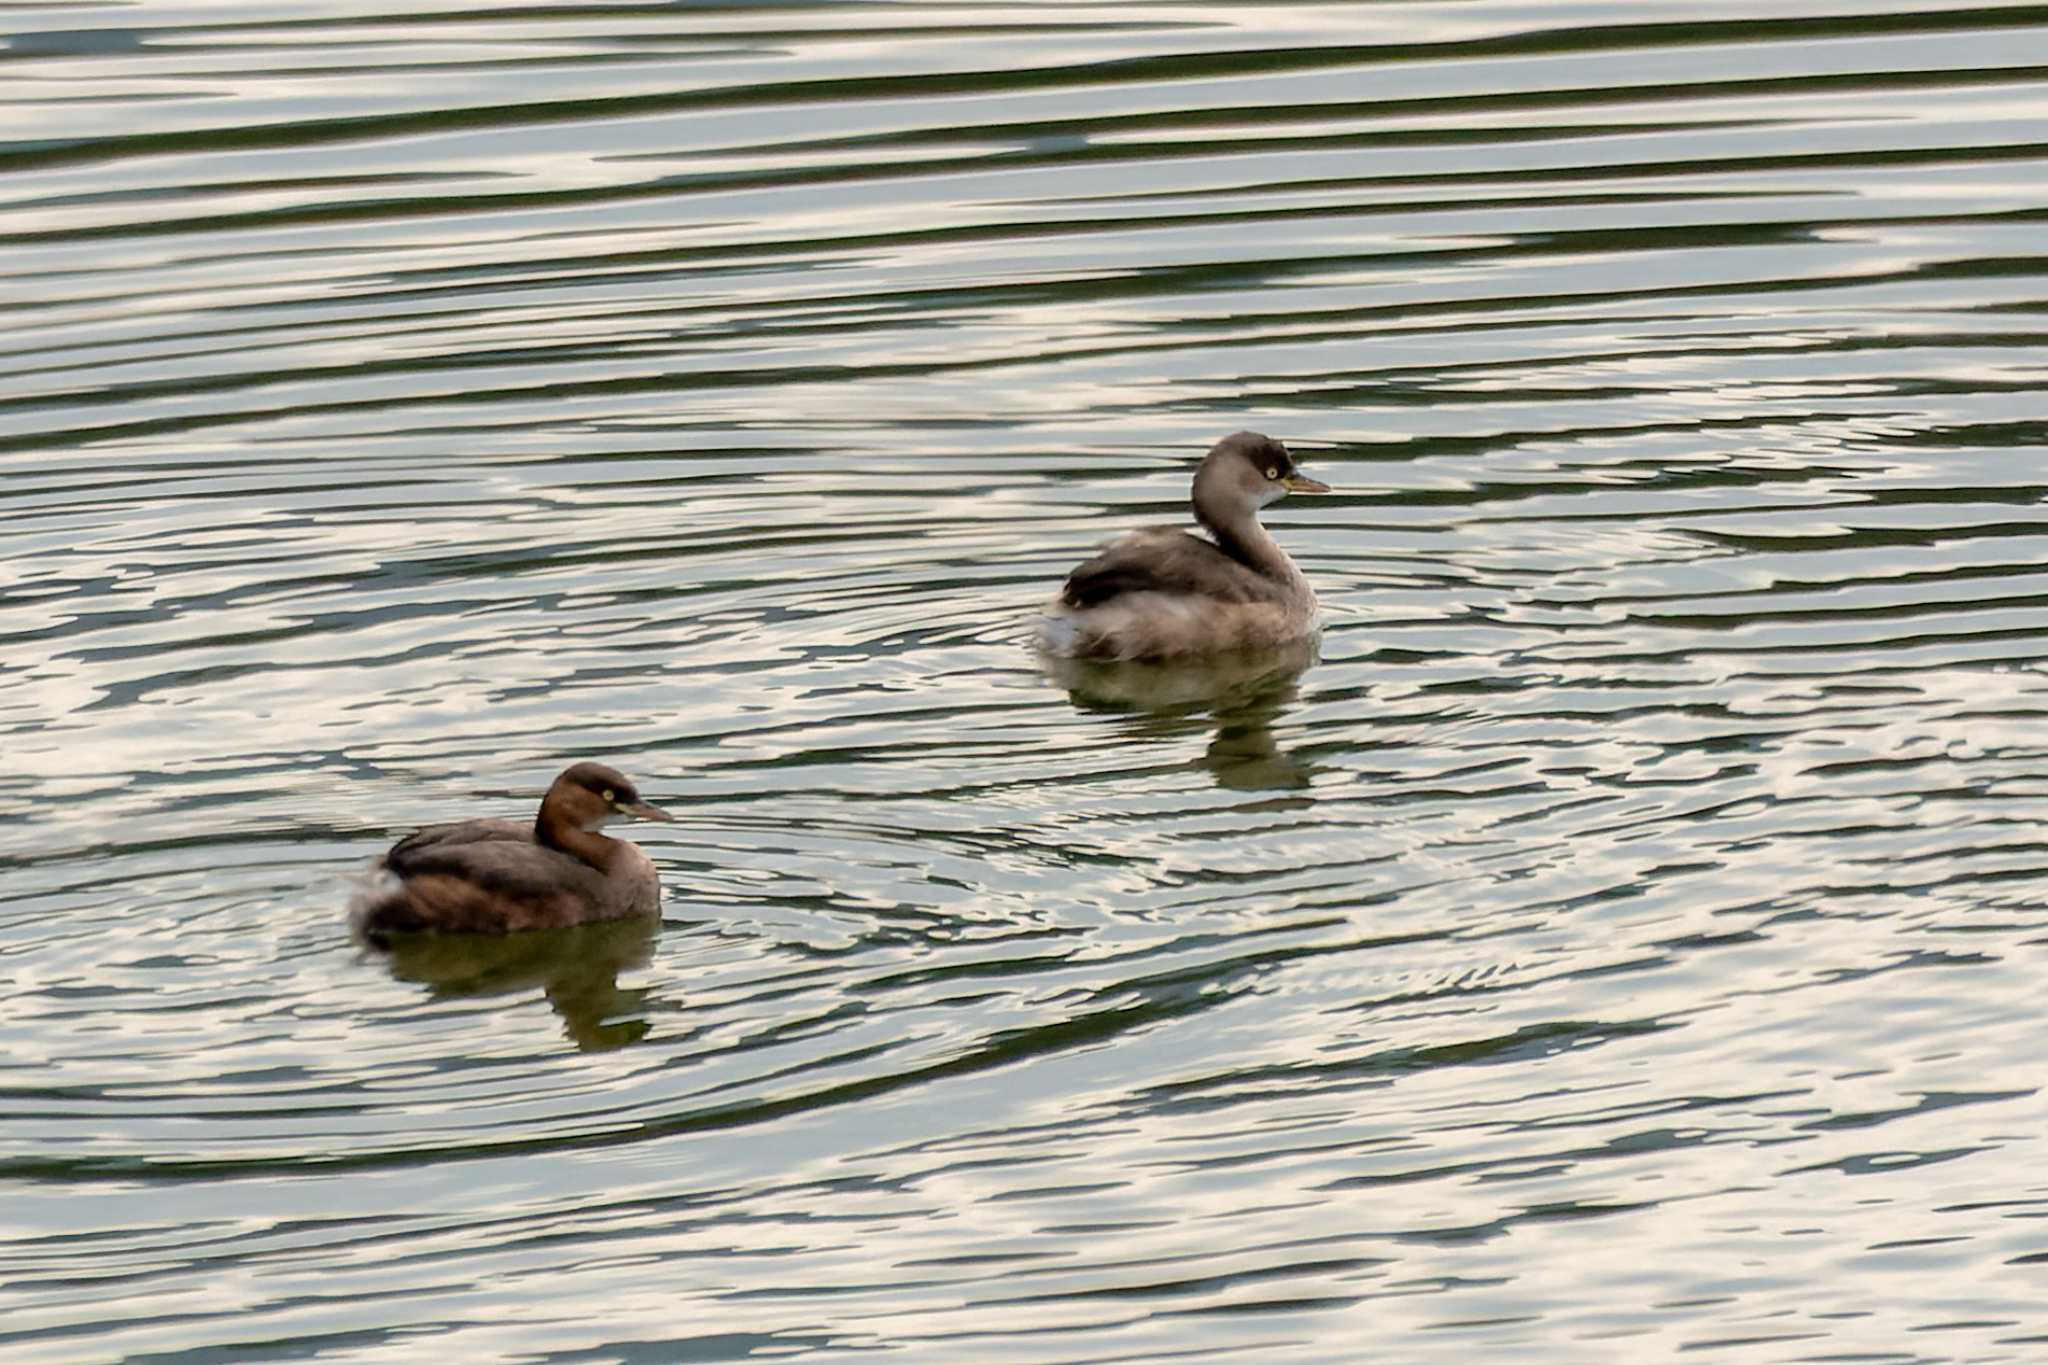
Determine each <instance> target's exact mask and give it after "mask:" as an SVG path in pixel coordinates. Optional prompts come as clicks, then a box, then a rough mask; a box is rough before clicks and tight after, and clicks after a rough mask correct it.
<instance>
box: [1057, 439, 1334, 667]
mask: <svg viewBox="0 0 2048 1365" xmlns="http://www.w3.org/2000/svg"><path fill="white" fill-rule="evenodd" d="M1329 491H1330V488H1329V485H1328V484H1324V483H1318V482H1317V481H1316V480H1314V479H1311V478H1309V477H1308V476H1307V475H1305V474H1302V473H1301V472H1299V471H1298V470H1296V469H1295V467H1294V457H1293V456H1292V455H1290V454H1288V453H1287V447H1286V446H1283V445H1281V444H1280V443H1279V442H1278V441H1276V440H1274V439H1273V438H1271V437H1270V436H1261V435H1259V434H1258V433H1257V432H1255V431H1240V432H1237V433H1236V434H1235V435H1231V436H1226V437H1224V438H1223V439H1222V440H1220V441H1218V442H1217V443H1216V445H1215V446H1214V448H1212V449H1211V450H1210V451H1209V455H1208V458H1206V459H1204V460H1203V461H1202V467H1201V468H1200V469H1197V470H1196V471H1195V488H1194V504H1195V520H1196V521H1198V522H1200V523H1201V524H1202V526H1203V527H1204V528H1205V529H1207V531H1208V532H1209V534H1210V535H1212V536H1214V537H1215V539H1214V540H1213V541H1211V540H1204V539H1202V538H1201V537H1200V536H1196V535H1190V534H1189V533H1188V532H1186V531H1169V530H1166V529H1164V528H1155V529H1152V530H1146V531H1132V532H1129V533H1127V534H1125V535H1123V536H1121V537H1119V538H1118V539H1116V540H1113V541H1111V542H1110V543H1109V544H1108V545H1107V546H1105V547H1104V548H1103V550H1102V553H1101V554H1098V555H1097V556H1095V558H1093V559H1091V560H1089V561H1088V562H1087V563H1085V564H1083V565H1081V567H1079V568H1078V569H1075V570H1074V571H1073V572H1072V573H1071V574H1068V575H1067V583H1066V586H1065V587H1064V588H1062V589H1061V590H1060V595H1059V596H1058V597H1056V598H1054V599H1053V601H1052V602H1051V603H1050V604H1049V605H1048V606H1047V607H1046V610H1045V616H1044V618H1043V619H1042V620H1041V621H1040V622H1039V627H1038V643H1039V646H1040V647H1041V648H1043V649H1045V650H1047V651H1049V652H1050V653H1053V654H1057V655H1062V656H1064V657H1068V658H1093V659H1170V658H1174V657H1177V656H1185V655H1193V654H1211V653H1218V652H1221V651H1224V650H1238V649H1268V648H1271V647H1273V646H1276V645H1285V644H1291V643H1293V642H1295V641H1299V640H1303V639H1307V638H1309V637H1311V636H1313V635H1314V634H1315V632H1316V595H1315V592H1314V590H1313V589H1311V588H1310V587H1309V585H1308V580H1307V579H1306V578H1303V577H1302V575H1301V570H1299V569H1297V568H1295V567H1294V561H1293V560H1291V559H1289V558H1288V557H1287V552H1286V551H1285V550H1282V549H1281V548H1280V546H1279V545H1278V544H1277V543H1276V542H1275V541H1274V540H1273V537H1272V536H1270V535H1268V534H1267V532H1266V528H1265V527H1263V526H1261V525H1259V509H1260V508H1261V507H1264V506H1265V505H1266V504H1267V503H1269V502H1275V501H1277V500H1279V499H1280V498H1283V497H1285V496H1287V494H1289V493H1290V492H1292V493H1327V492H1329Z"/></svg>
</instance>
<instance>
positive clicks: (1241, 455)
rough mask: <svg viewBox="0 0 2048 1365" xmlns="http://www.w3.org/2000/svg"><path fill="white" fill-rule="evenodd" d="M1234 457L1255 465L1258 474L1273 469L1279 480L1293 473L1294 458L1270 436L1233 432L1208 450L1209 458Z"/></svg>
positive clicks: (1249, 432) (1250, 432) (1257, 433)
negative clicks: (1277, 473) (1276, 472)
mask: <svg viewBox="0 0 2048 1365" xmlns="http://www.w3.org/2000/svg"><path fill="white" fill-rule="evenodd" d="M1219 456H1222V457H1225V458H1228V457H1230V456H1235V457H1237V458H1238V459H1241V460H1243V461H1244V462H1245V463H1247V464H1250V465H1255V466H1257V468H1258V471H1259V473H1260V474H1262V475H1263V474H1264V473H1265V472H1266V471H1267V470H1269V469H1273V470H1277V471H1278V472H1279V476H1280V477H1281V478H1283V479H1284V478H1286V477H1287V476H1288V475H1289V474H1292V473H1293V472H1294V456H1293V455H1292V454H1290V453H1289V452H1288V449H1287V447H1286V446H1284V445H1281V444H1280V443H1279V442H1278V441H1276V440H1274V439H1273V438H1272V437H1270V436H1266V435H1262V434H1260V433H1259V432H1256V431H1233V432H1232V433H1230V435H1228V436H1226V437H1224V438H1223V439H1222V440H1220V441H1218V442H1217V443H1216V444H1215V445H1213V446H1211V447H1210V448H1209V458H1210V459H1212V460H1213V459H1216V458H1218V457H1219Z"/></svg>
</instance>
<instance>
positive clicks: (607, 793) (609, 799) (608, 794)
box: [604, 787, 614, 806]
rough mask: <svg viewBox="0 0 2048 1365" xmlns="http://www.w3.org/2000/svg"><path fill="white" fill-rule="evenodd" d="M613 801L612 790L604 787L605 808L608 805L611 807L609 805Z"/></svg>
mask: <svg viewBox="0 0 2048 1365" xmlns="http://www.w3.org/2000/svg"><path fill="white" fill-rule="evenodd" d="M613 800H614V798H613V796H612V789H611V788H610V787H606V788H605V789H604V803H605V804H606V805H607V806H609V805H611V804H612V802H613Z"/></svg>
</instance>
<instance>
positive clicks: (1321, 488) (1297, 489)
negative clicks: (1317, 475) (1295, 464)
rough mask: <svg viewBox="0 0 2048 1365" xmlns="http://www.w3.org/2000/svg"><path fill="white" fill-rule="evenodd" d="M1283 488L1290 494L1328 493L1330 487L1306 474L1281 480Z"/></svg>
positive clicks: (1294, 475) (1293, 475)
mask: <svg viewBox="0 0 2048 1365" xmlns="http://www.w3.org/2000/svg"><path fill="white" fill-rule="evenodd" d="M1280 485H1281V487H1283V488H1285V489H1286V490H1287V491H1288V492H1290V493H1327V492H1329V491H1330V485H1328V484H1326V483H1324V482H1323V481H1322V480H1321V479H1311V478H1310V477H1309V476H1308V475H1306V474H1289V475H1288V476H1287V477H1286V478H1284V479H1282V480H1280Z"/></svg>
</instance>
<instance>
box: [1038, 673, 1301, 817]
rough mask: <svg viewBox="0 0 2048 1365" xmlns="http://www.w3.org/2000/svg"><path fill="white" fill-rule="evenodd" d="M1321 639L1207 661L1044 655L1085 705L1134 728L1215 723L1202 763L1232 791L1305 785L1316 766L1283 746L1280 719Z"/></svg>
mask: <svg viewBox="0 0 2048 1365" xmlns="http://www.w3.org/2000/svg"><path fill="white" fill-rule="evenodd" d="M1318 649H1319V645H1318V642H1317V641H1315V640H1305V641H1300V642H1298V643H1295V644H1292V645H1286V646H1282V647H1280V648H1277V649H1268V650H1245V651H1240V652H1236V653H1231V654H1221V655H1214V656H1209V657H1204V658H1200V659H1185V660H1172V661H1163V660H1129V661H1112V660H1105V659H1063V658H1056V657H1053V656H1051V655H1041V656H1040V662H1041V664H1042V665H1043V667H1044V669H1045V672H1046V675H1047V676H1048V677H1049V678H1050V679H1051V680H1052V681H1053V682H1055V683H1057V684H1058V685H1059V686H1061V687H1064V688H1065V689H1066V690H1067V697H1068V699H1069V700H1071V701H1072V702H1073V703H1074V705H1075V706H1077V707H1079V708H1080V709H1081V710H1083V711H1093V712H1100V713H1104V714H1111V715H1121V716H1130V717H1133V718H1134V724H1132V725H1131V726H1130V729H1129V732H1130V733H1131V734H1133V735H1135V736H1137V737H1139V738H1145V739H1173V738H1178V737H1180V736H1184V735H1189V734H1193V733H1196V732H1198V731H1201V730H1206V729H1210V728H1212V727H1213V729H1214V731H1215V733H1214V735H1213V736H1212V737H1211V739H1210V741H1209V747H1208V748H1207V749H1206V750H1205V751H1204V752H1203V754H1202V759H1201V766H1202V767H1203V768H1205V769H1206V770H1207V771H1208V772H1209V775H1210V776H1211V777H1213V778H1214V779H1215V780H1216V785H1217V786H1219V787H1223V788H1226V789H1229V790H1232V791H1291V790H1300V789H1304V788H1306V787H1307V786H1308V785H1309V784H1310V782H1311V781H1312V780H1313V778H1314V776H1315V773H1316V768H1315V766H1314V765H1312V764H1310V763H1308V762H1307V761H1306V760H1303V759H1300V758H1296V757H1295V756H1293V755H1291V754H1289V753H1287V752H1286V751H1285V750H1283V749H1281V748H1280V746H1279V744H1278V743H1277V742H1275V740H1274V738H1273V723H1274V722H1275V721H1276V720H1278V719H1279V718H1280V717H1281V716H1283V715H1285V714H1286V712H1287V709H1288V706H1289V705H1290V704H1291V703H1292V702H1293V701H1294V699H1295V697H1296V696H1297V695H1298V694H1299V691H1300V688H1299V684H1300V682H1301V676H1302V674H1303V673H1305V672H1307V671H1308V668H1309V666H1310V665H1311V664H1313V663H1315V661H1316V658H1317V655H1318Z"/></svg>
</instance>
